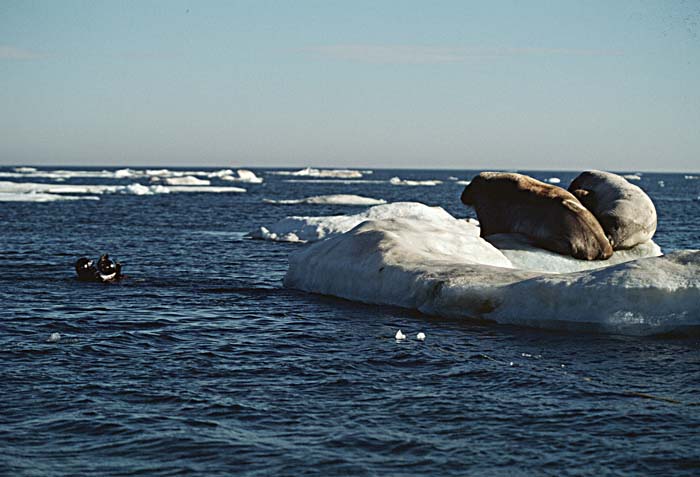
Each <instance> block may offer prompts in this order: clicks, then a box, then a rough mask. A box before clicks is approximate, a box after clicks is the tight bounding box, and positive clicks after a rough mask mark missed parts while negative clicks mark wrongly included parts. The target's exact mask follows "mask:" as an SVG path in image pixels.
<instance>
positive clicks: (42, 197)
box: [0, 192, 100, 202]
mask: <svg viewBox="0 0 700 477" xmlns="http://www.w3.org/2000/svg"><path fill="white" fill-rule="evenodd" d="M59 200H100V198H99V197H95V196H92V195H83V196H74V195H60V194H44V193H41V192H0V202H56V201H59Z"/></svg>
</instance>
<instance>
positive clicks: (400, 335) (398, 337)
mask: <svg viewBox="0 0 700 477" xmlns="http://www.w3.org/2000/svg"><path fill="white" fill-rule="evenodd" d="M394 338H396V341H401V340H405V339H406V335H405V334H403V333H402V332H401V330H399V331H397V332H396V334H395V335H394Z"/></svg>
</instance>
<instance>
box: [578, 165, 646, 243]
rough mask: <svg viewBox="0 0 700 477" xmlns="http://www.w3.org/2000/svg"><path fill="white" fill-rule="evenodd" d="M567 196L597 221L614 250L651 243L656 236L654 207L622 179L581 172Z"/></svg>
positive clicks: (639, 189) (608, 175)
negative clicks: (571, 196)
mask: <svg viewBox="0 0 700 477" xmlns="http://www.w3.org/2000/svg"><path fill="white" fill-rule="evenodd" d="M569 192H571V193H572V194H574V195H575V196H576V198H577V199H578V200H580V201H581V204H583V206H584V207H586V208H587V209H588V210H590V211H591V212H592V213H593V215H594V216H595V218H596V219H598V222H599V223H600V226H601V227H603V230H604V231H605V234H606V235H607V236H608V238H609V239H610V243H611V245H612V246H613V249H615V250H622V249H627V248H632V247H634V246H635V245H639V244H640V243H644V242H646V241H648V240H651V238H652V237H653V236H654V232H656V208H655V207H654V203H653V202H652V201H651V199H650V198H649V196H648V195H646V193H645V192H644V191H643V190H642V189H641V188H639V187H637V186H636V185H634V184H630V183H629V182H627V180H626V179H625V178H624V177H621V176H618V175H617V174H613V173H612V172H604V171H595V170H593V171H586V172H582V173H581V174H579V175H578V177H576V179H574V181H573V182H572V183H571V185H570V186H569Z"/></svg>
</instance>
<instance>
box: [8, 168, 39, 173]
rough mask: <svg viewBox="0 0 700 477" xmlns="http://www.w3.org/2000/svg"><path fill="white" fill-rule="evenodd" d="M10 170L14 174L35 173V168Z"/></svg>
mask: <svg viewBox="0 0 700 477" xmlns="http://www.w3.org/2000/svg"><path fill="white" fill-rule="evenodd" d="M12 170H13V171H15V172H19V173H20V174H27V173H30V172H36V171H37V168H36V167H15V168H14V169H12Z"/></svg>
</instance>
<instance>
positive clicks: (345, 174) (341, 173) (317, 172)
mask: <svg viewBox="0 0 700 477" xmlns="http://www.w3.org/2000/svg"><path fill="white" fill-rule="evenodd" d="M268 174H275V175H280V176H304V177H335V178H338V179H359V178H361V177H362V172H360V171H354V170H351V169H314V168H311V167H306V168H304V169H300V170H298V171H272V172H268Z"/></svg>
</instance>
